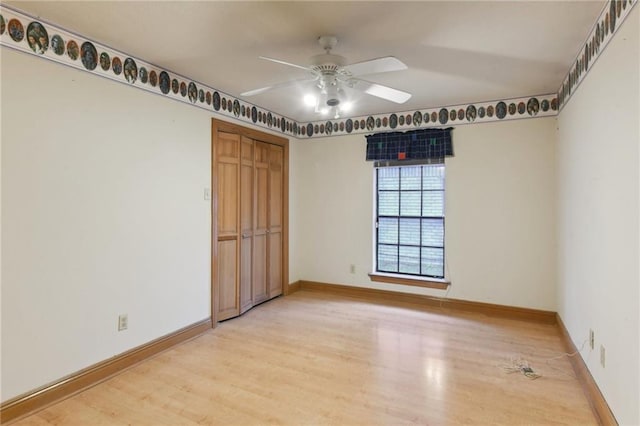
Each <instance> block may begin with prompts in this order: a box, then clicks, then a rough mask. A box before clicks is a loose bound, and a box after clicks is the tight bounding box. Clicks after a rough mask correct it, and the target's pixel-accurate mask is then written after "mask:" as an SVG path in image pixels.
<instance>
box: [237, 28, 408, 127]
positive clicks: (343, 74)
mask: <svg viewBox="0 0 640 426" xmlns="http://www.w3.org/2000/svg"><path fill="white" fill-rule="evenodd" d="M318 43H320V46H321V47H322V48H323V49H324V50H325V53H324V54H321V55H315V56H312V57H311V58H310V59H309V64H310V65H309V66H302V65H297V64H292V63H290V62H286V61H282V60H280V59H274V58H268V57H266V56H260V57H259V58H260V59H264V60H267V61H271V62H276V63H278V64H282V65H286V66H290V67H294V68H299V69H302V70H305V71H308V72H309V73H310V74H311V76H310V77H308V78H303V79H297V80H290V81H285V82H282V83H277V84H273V85H271V86H266V87H261V88H259V89H254V90H249V91H248V92H244V93H241V94H240V96H254V95H258V94H261V93H264V92H267V91H269V90H273V89H280V88H284V87H289V86H293V85H296V84H299V83H305V82H314V84H315V87H316V90H317V92H318V96H313V95H307V96H306V97H305V103H307V104H309V105H310V106H315V111H316V112H322V113H328V112H329V111H333V112H334V115H335V118H338V117H339V114H340V111H341V110H342V111H344V110H346V109H347V108H346V107H348V101H346V96H345V92H344V88H345V87H348V88H351V89H355V90H359V91H362V92H364V93H367V94H369V95H372V96H376V97H378V98H381V99H385V100H388V101H391V102H395V103H398V104H402V103H405V102H406V101H408V100H409V99H410V98H411V94H410V93H407V92H404V91H402V90H398V89H394V88H392V87H388V86H384V85H382V84H378V83H373V82H371V81H367V80H363V79H362V78H360V76H364V75H368V74H377V73H383V72H390V71H401V70H405V69H407V66H406V65H405V64H404V63H403V62H402V61H400V60H399V59H397V58H394V57H393V56H386V57H383V58H376V59H371V60H368V61H363V62H357V63H355V64H349V65H347V60H346V58H345V57H343V56H340V55H335V54H332V53H331V49H333V48H334V47H335V46H336V44H337V43H338V39H337V37H335V36H322V37H319V38H318Z"/></svg>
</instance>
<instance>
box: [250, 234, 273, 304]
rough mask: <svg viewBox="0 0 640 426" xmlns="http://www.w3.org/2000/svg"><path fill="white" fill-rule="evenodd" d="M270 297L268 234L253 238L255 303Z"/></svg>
mask: <svg viewBox="0 0 640 426" xmlns="http://www.w3.org/2000/svg"><path fill="white" fill-rule="evenodd" d="M268 297H269V293H268V289H267V234H261V235H256V236H255V237H254V238H253V304H254V305H257V304H258V303H261V302H264V301H265V300H267V298H268Z"/></svg>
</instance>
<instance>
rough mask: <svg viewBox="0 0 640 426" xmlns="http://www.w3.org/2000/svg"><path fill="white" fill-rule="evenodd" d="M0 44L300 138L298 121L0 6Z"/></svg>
mask: <svg viewBox="0 0 640 426" xmlns="http://www.w3.org/2000/svg"><path fill="white" fill-rule="evenodd" d="M0 45H2V46H7V47H10V48H12V49H16V50H19V51H22V52H26V53H29V54H32V55H35V56H39V57H41V58H43V59H48V60H51V61H54V62H58V63H61V64H63V65H67V66H69V67H71V68H76V69H79V70H82V71H86V72H90V73H92V74H96V75H99V76H101V77H105V78H108V79H110V80H114V81H117V82H119V83H123V84H126V85H128V86H131V87H135V88H138V89H141V90H146V91H148V92H152V93H155V94H157V95H161V96H166V97H168V98H170V99H173V100H176V101H179V102H183V103H186V104H189V105H192V106H196V107H198V108H202V109H206V110H210V111H214V112H216V113H218V114H221V115H223V116H228V117H233V118H235V119H238V120H241V121H245V122H248V123H253V124H255V125H257V126H261V127H265V128H268V129H272V130H275V131H277V132H280V133H283V134H285V135H287V136H296V134H297V132H296V131H295V129H297V127H298V126H297V124H296V123H295V120H292V119H290V118H288V117H285V116H283V115H281V114H276V113H274V112H271V111H268V110H265V109H263V108H260V107H258V106H256V105H253V104H250V103H248V102H245V101H242V100H240V99H237V98H234V97H233V96H231V95H229V94H227V93H225V92H223V91H221V90H218V89H215V88H212V87H209V86H206V85H204V84H201V83H198V82H196V81H193V80H192V79H190V78H188V77H185V76H182V75H180V74H177V73H175V72H172V71H169V70H166V69H163V68H161V67H158V66H156V65H153V64H151V63H149V62H145V61H143V60H141V59H138V58H135V57H132V56H131V55H127V54H126V53H124V52H121V51H118V50H115V49H113V48H111V47H108V46H105V45H102V44H100V43H98V42H95V41H93V40H90V39H88V38H85V37H82V36H80V35H77V34H75V33H73V32H70V31H67V30H65V29H63V28H61V27H59V26H57V25H53V24H50V23H47V22H44V21H43V20H40V19H37V18H34V17H32V16H30V15H27V14H25V13H22V12H20V11H18V10H15V9H13V8H10V7H8V6H6V5H1V6H0Z"/></svg>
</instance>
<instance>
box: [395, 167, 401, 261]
mask: <svg viewBox="0 0 640 426" xmlns="http://www.w3.org/2000/svg"><path fill="white" fill-rule="evenodd" d="M401 208H402V167H399V168H398V240H397V241H396V243H397V245H396V254H397V256H396V259H397V262H396V271H398V273H400V217H401V216H402V210H400V209H401Z"/></svg>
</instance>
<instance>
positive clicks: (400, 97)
mask: <svg viewBox="0 0 640 426" xmlns="http://www.w3.org/2000/svg"><path fill="white" fill-rule="evenodd" d="M351 82H352V84H353V88H354V89H356V90H361V91H363V92H365V93H367V94H369V95H372V96H377V97H378V98H382V99H386V100H388V101H391V102H395V103H397V104H403V103H405V102H407V101H408V100H409V99H411V93H407V92H403V91H402V90H398V89H394V88H392V87H388V86H383V85H382V84H377V83H372V82H370V81H366V80H360V79H359V78H355V79H353V80H351Z"/></svg>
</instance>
